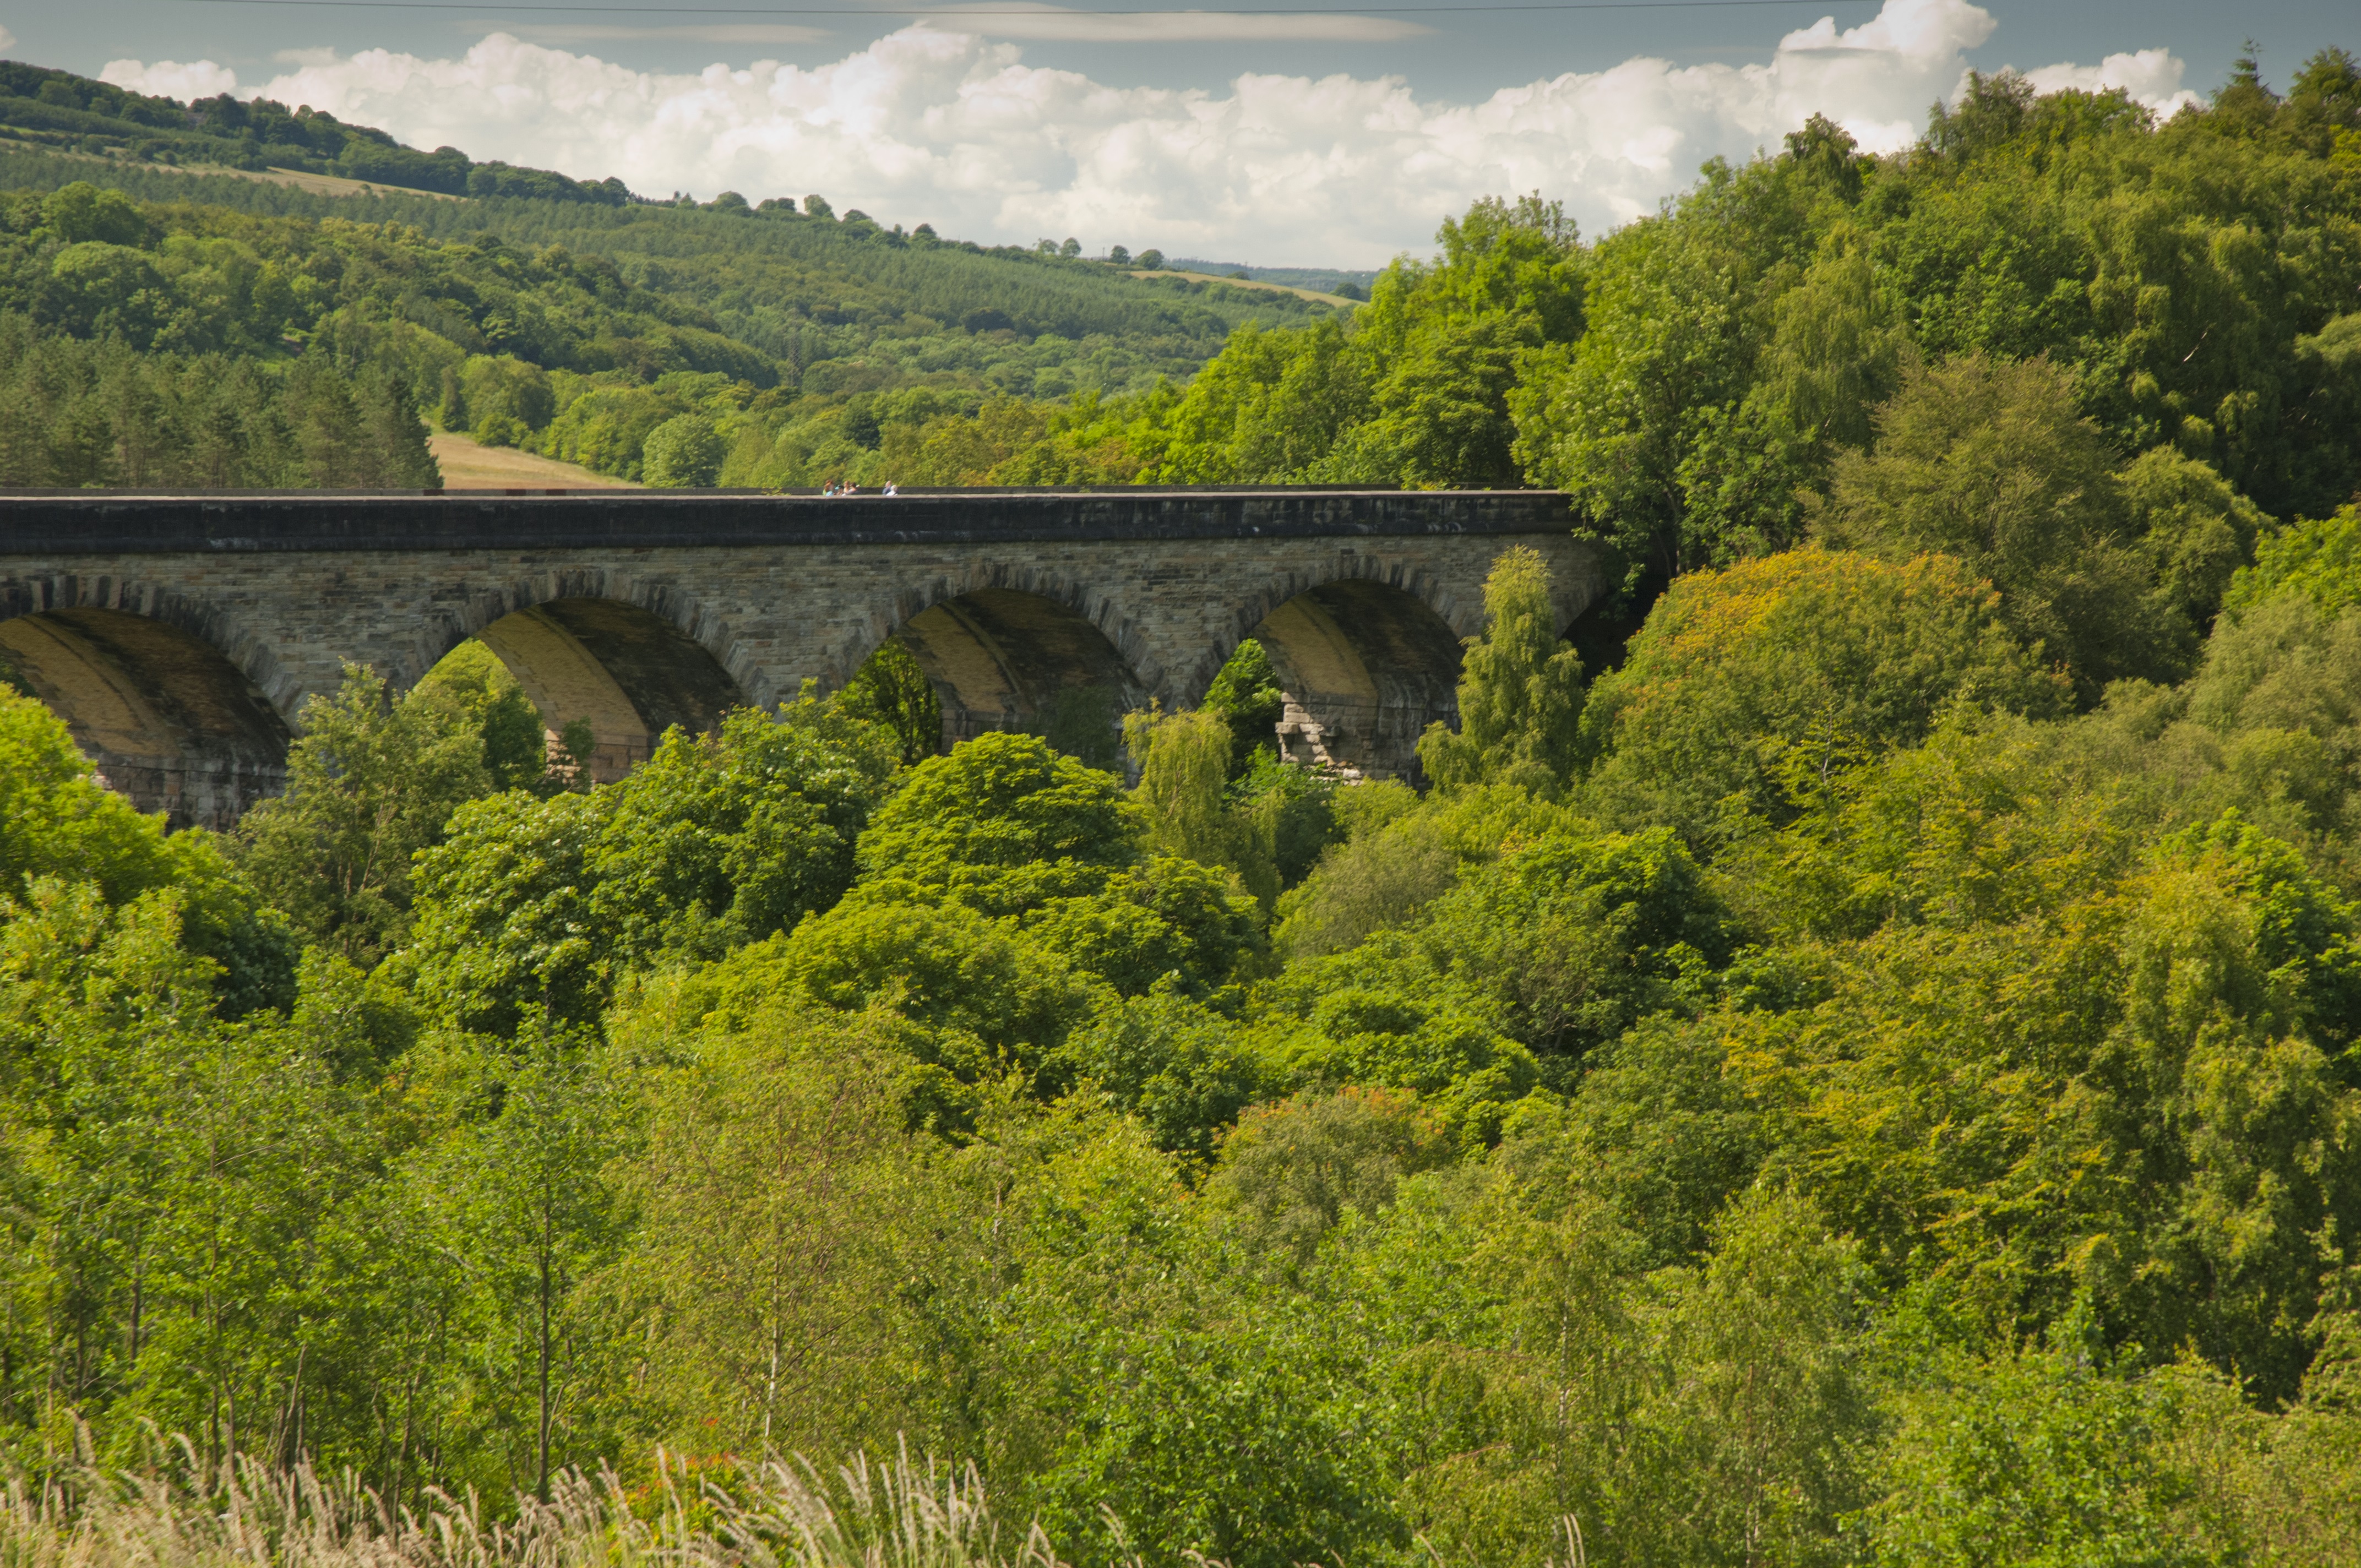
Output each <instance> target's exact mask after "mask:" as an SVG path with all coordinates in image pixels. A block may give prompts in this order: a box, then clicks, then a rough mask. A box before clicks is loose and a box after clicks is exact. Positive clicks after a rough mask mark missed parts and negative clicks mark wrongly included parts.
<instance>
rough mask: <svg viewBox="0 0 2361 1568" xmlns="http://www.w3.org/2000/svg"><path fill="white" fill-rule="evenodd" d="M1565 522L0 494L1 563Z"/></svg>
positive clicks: (1355, 508)
mask: <svg viewBox="0 0 2361 1568" xmlns="http://www.w3.org/2000/svg"><path fill="white" fill-rule="evenodd" d="M1573 521H1574V520H1573V516H1572V513H1571V511H1570V510H1569V508H1568V505H1567V502H1566V499H1565V496H1563V495H1562V494H1560V493H1558V492H1557V491H1554V490H1344V489H1314V488H1167V489H1112V490H1005V489H994V490H954V491H944V490H937V491H925V492H911V493H906V494H903V495H898V496H884V495H861V496H851V497H821V496H817V495H811V494H801V495H795V494H788V495H775V494H766V493H762V492H754V491H680V490H627V491H615V490H573V491H526V492H519V493H500V492H489V493H488V492H485V491H466V492H459V493H453V494H422V493H420V492H417V491H402V492H399V493H386V492H357V491H302V490H260V491H252V492H247V493H239V494H231V493H214V494H204V495H138V494H128V493H117V492H97V493H93V492H91V491H86V490H85V491H60V492H53V493H48V494H36V493H28V492H22V491H20V492H17V493H16V494H14V495H7V496H0V556H5V555H58V554H74V555H82V554H88V555H121V554H254V553H258V552H269V551H317V550H337V551H368V552H375V551H394V550H511V549H525V550H531V549H549V550H567V549H598V548H609V549H658V548H665V547H672V548H680V547H688V548H698V547H712V546H728V545H741V546H742V545H763V544H804V545H810V544H928V543H939V544H969V543H997V542H1003V541H1005V542H1012V543H1014V542H1019V541H1025V542H1043V543H1049V542H1074V543H1083V542H1119V541H1123V540H1185V539H1257V538H1260V539H1290V538H1292V539H1310V538H1351V537H1368V538H1377V537H1400V536H1426V535H1435V534H1477V535H1500V534H1533V533H1546V532H1560V531H1563V530H1565V529H1567V528H1568V527H1570V526H1571V525H1572V522H1573Z"/></svg>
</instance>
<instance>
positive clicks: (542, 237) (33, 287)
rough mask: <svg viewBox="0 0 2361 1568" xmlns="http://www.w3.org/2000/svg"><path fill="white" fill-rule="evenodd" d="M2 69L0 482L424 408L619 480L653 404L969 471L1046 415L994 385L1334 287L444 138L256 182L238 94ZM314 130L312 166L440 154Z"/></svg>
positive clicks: (308, 477) (803, 461)
mask: <svg viewBox="0 0 2361 1568" xmlns="http://www.w3.org/2000/svg"><path fill="white" fill-rule="evenodd" d="M5 72H6V80H7V82H9V84H11V85H12V86H16V87H22V86H24V85H27V83H28V82H29V83H30V84H31V85H32V86H33V87H34V93H33V95H31V96H26V95H24V94H23V93H16V94H15V95H12V96H9V97H5V98H0V427H5V428H0V486H10V485H16V486H23V485H67V486H84V485H101V486H104V485H112V484H132V483H148V484H192V485H205V486H226V485H280V484H327V483H336V484H403V485H407V484H414V483H431V482H432V478H433V473H434V461H433V458H432V456H431V454H430V453H429V451H428V448H427V447H426V445H425V444H424V441H423V432H421V431H419V430H418V429H417V428H416V424H417V417H418V415H419V414H421V413H423V414H425V415H426V416H427V417H429V418H430V419H431V420H432V421H433V422H434V423H436V424H438V425H441V426H442V427H443V428H445V429H446V430H465V431H467V432H469V433H471V434H473V435H474V436H475V437H476V439H477V440H478V441H479V442H481V443H483V444H488V445H491V446H495V447H496V446H499V445H501V444H512V445H515V446H518V447H522V448H526V449H529V450H532V451H536V452H541V453H544V455H548V456H551V457H554V458H557V459H560V460H563V461H566V462H570V463H577V464H579V465H581V466H587V467H589V468H592V469H595V470H596V471H598V472H600V473H603V474H608V475H611V476H614V477H619V478H625V479H638V478H640V477H642V467H643V462H644V458H645V451H644V444H645V442H646V440H647V438H648V436H649V435H650V433H652V432H653V431H654V430H655V429H656V428H657V427H659V426H660V425H663V424H664V422H667V421H671V420H677V419H682V418H691V419H692V420H693V422H701V423H702V424H704V425H707V426H709V427H711V428H712V429H713V430H714V431H715V432H716V433H718V434H719V435H724V436H727V437H728V439H729V440H730V443H731V446H730V455H731V461H732V462H733V463H734V464H737V465H738V467H737V468H735V469H733V470H732V472H743V473H744V474H746V475H748V476H751V477H752V478H753V480H754V482H760V483H765V484H796V483H803V482H806V481H807V479H808V478H823V477H840V476H842V475H845V474H848V473H851V472H854V471H855V470H856V468H857V466H858V465H859V464H861V463H862V462H866V461H871V460H872V459H874V460H876V461H884V458H883V457H880V456H878V455H879V454H881V453H882V454H887V455H894V454H906V457H904V456H895V457H894V462H893V466H894V467H895V471H896V473H897V474H898V477H904V478H906V479H909V480H911V481H912V482H922V481H923V478H924V477H925V476H927V475H929V474H951V475H957V476H966V475H971V474H976V475H981V474H984V473H988V472H993V471H995V470H997V469H998V467H999V466H1001V465H1002V464H1003V463H1004V462H1005V461H1007V460H1009V459H1011V458H1014V457H1016V456H1017V455H1019V454H1021V453H1022V452H1023V451H1024V450H1025V449H1026V448H1027V446H1028V445H1029V444H1033V443H1036V442H1038V440H1040V439H1041V438H1042V437H1043V436H1044V434H1045V433H1048V432H1049V430H1050V428H1051V425H1052V424H1054V423H1055V422H1054V421H1050V422H1045V419H1046V416H1047V413H1048V411H1043V412H1041V413H1028V414H1024V415H1022V416H1019V415H1017V414H1016V413H1014V412H1013V411H1011V410H1012V409H1014V408H1015V407H1016V406H1020V405H1021V406H1024V407H1028V408H1029V407H1030V406H1031V404H1032V402H1033V401H1034V400H1051V401H1059V400H1065V399H1068V398H1071V397H1080V398H1082V399H1084V400H1094V399H1096V398H1097V397H1098V396H1099V395H1101V394H1115V393H1123V392H1127V391H1137V390H1142V389H1149V388H1153V387H1155V386H1156V385H1157V384H1158V383H1159V382H1160V381H1186V380H1188V379H1189V378H1191V377H1192V376H1193V375H1194V374H1195V373H1196V371H1197V370H1198V369H1199V368H1200V367H1202V365H1203V364H1204V363H1205V362H1206V361H1207V360H1209V359H1210V358H1212V357H1213V356H1214V355H1216V354H1218V353H1219V352H1220V351H1221V349H1222V347H1223V345H1224V343H1226V342H1227V341H1228V339H1229V338H1230V336H1231V334H1232V333H1233V331H1234V330H1235V328H1237V327H1239V326H1241V325H1244V324H1246V323H1258V324H1260V325H1263V326H1268V327H1283V326H1302V325H1307V324H1310V323H1315V322H1321V321H1328V320H1333V319H1335V318H1336V317H1337V316H1338V315H1339V314H1340V312H1339V311H1338V309H1337V308H1336V307H1335V306H1334V305H1333V304H1331V303H1328V302H1321V301H1316V300H1307V299H1303V298H1300V297H1298V296H1295V295H1292V294H1286V293H1279V292H1275V291H1271V290H1269V289H1267V288H1248V287H1241V286H1235V285H1232V284H1229V283H1226V282H1221V281H1214V280H1202V279H1195V280H1192V279H1184V278H1178V277H1172V276H1170V275H1165V274H1149V275H1144V276H1137V277H1136V276H1134V275H1133V274H1132V272H1131V271H1129V270H1127V269H1124V268H1120V267H1115V266H1111V265H1108V264H1106V263H1104V262H1097V261H1087V260H1082V259H1081V258H1070V257H1063V256H1060V255H1058V254H1056V253H1055V252H1054V251H1052V250H1045V249H1041V248H1035V249H1030V250H1027V249H1020V248H1017V247H990V248H987V247H981V246H977V245H973V244H970V243H966V242H962V241H957V240H948V239H944V238H941V237H940V236H937V235H936V234H935V232H934V231H933V229H932V228H930V227H928V225H924V224H921V225H918V226H917V228H916V229H914V230H911V231H909V232H904V231H903V230H902V229H901V228H900V227H899V226H898V225H897V226H895V227H894V228H890V229H889V228H886V227H884V226H883V225H879V224H878V223H876V222H874V221H873V220H872V219H870V218H869V217H867V216H866V215H865V214H861V213H858V212H848V213H846V214H844V215H843V216H842V218H841V219H839V218H838V217H837V216H836V215H835V214H832V213H830V212H829V211H828V210H827V207H826V203H813V202H808V201H807V203H805V205H806V206H807V207H808V208H811V209H812V210H809V211H796V209H795V208H794V206H793V205H791V204H790V203H785V202H780V201H770V202H765V203H761V204H759V205H756V204H751V203H747V202H746V201H745V200H743V199H742V198H741V197H738V196H736V195H734V194H731V193H728V192H725V193H724V194H723V195H722V196H720V197H719V198H717V199H716V200H715V201H712V202H709V203H703V204H701V205H699V204H697V203H686V202H682V203H653V202H646V201H642V200H640V199H639V198H637V197H633V196H631V194H630V193H629V192H624V191H622V189H621V187H620V185H612V186H609V185H598V186H593V185H588V184H584V183H581V182H576V181H568V182H566V184H565V185H563V186H559V185H552V184H549V183H548V182H547V181H560V180H562V179H563V178H564V177H562V176H557V175H554V174H553V175H548V176H547V177H546V180H545V181H543V182H542V183H540V184H533V183H531V182H522V183H521V181H522V175H524V174H531V173H533V172H534V171H531V170H525V171H517V170H505V169H504V166H497V165H489V164H476V163H472V162H469V161H467V159H465V158H464V156H463V155H460V154H456V153H451V154H449V157H448V158H447V159H445V173H446V174H447V175H448V176H449V177H448V178H446V179H445V180H444V183H445V184H446V185H448V184H456V185H459V186H460V187H461V188H462V189H464V190H467V191H469V192H474V193H472V194H467V195H460V194H456V192H449V191H444V192H427V191H423V190H388V189H387V188H386V185H385V183H384V182H383V181H381V180H380V181H376V182H373V188H365V187H364V186H362V185H359V184H355V183H351V182H349V181H350V178H351V176H350V173H349V172H345V173H338V174H333V175H332V174H322V173H317V172H312V171H310V170H306V171H305V172H302V173H300V174H297V175H293V176H289V177H288V179H289V180H290V181H292V182H293V183H278V182H272V181H273V179H274V178H275V177H272V176H269V175H268V174H267V173H266V172H265V170H271V169H284V168H287V167H289V164H288V163H282V162H280V161H279V160H280V159H281V157H282V155H284V153H285V149H286V148H287V147H288V146H289V145H290V144H289V143H287V142H285V141H284V140H269V139H261V137H262V135H263V131H262V130H260V129H256V126H257V122H260V123H261V125H262V126H263V127H264V128H265V129H267V128H268V127H269V126H270V125H272V124H274V123H275V122H272V121H270V120H269V113H270V112H271V111H272V109H273V106H270V105H259V106H258V105H255V104H247V105H244V109H245V110H246V111H247V112H248V113H249V120H248V125H247V128H248V129H250V130H255V131H256V134H255V136H254V137H240V138H235V139H233V138H231V137H226V136H223V135H219V134H217V133H216V131H215V130H214V129H208V128H207V127H208V126H219V125H221V124H225V123H226V122H225V120H224V118H223V117H222V115H220V114H218V113H217V112H216V111H217V110H218V109H219V107H220V105H219V104H218V103H217V102H216V103H210V104H196V105H184V104H172V103H170V101H169V100H155V99H142V98H139V97H137V95H136V94H126V93H120V92H119V91H117V90H115V89H112V88H106V87H104V84H103V83H96V82H88V81H86V80H84V79H82V78H77V77H70V76H67V75H65V74H63V73H60V72H55V71H32V70H31V68H25V67H15V66H9V67H6V68H5ZM110 93H111V94H113V96H111V97H110V96H107V94H110ZM77 95H79V97H78V99H77V101H79V102H83V103H87V104H91V105H93V107H89V108H77V107H74V106H73V105H72V104H70V103H67V102H65V101H64V100H67V99H70V98H77ZM132 115H144V116H146V117H147V118H148V119H150V120H159V121H163V122H166V123H164V124H161V125H158V126H144V128H147V129H151V130H154V131H156V132H157V136H156V137H154V138H153V139H154V140H155V142H156V143H157V144H158V145H155V146H148V145H147V144H146V143H144V142H133V141H129V140H126V138H125V137H122V136H118V135H114V134H113V131H110V132H109V134H107V135H102V134H100V132H99V131H96V130H85V131H83V132H82V133H80V134H76V135H69V130H70V129H71V127H72V126H99V125H104V126H109V127H113V128H114V131H120V130H122V129H123V128H125V127H131V126H142V122H141V121H138V120H134V119H132V118H130V116H132ZM77 116H78V117H77ZM320 120H321V117H320V116H317V115H313V116H307V117H305V118H303V119H302V121H301V122H300V123H301V124H302V125H303V126H311V127H313V128H314V129H317V128H318V122H319V121H320ZM287 123H288V124H295V123H298V122H296V121H293V120H290V121H288V122H287ZM328 124H330V125H333V124H334V123H333V122H328ZM61 127H63V128H61ZM336 129H337V131H338V133H339V134H342V135H344V136H345V137H346V141H345V143H344V145H343V146H342V147H341V148H339V149H338V150H337V151H336V153H335V157H334V158H333V159H329V158H325V157H313V159H311V160H310V161H311V163H312V164H313V167H314V168H317V167H319V166H330V167H333V168H335V169H336V170H344V171H352V170H369V169H374V168H376V167H377V166H376V165H372V164H370V163H368V161H367V160H368V159H374V158H377V157H379V153H387V154H388V155H389V156H390V154H391V153H399V154H401V155H402V156H403V157H405V158H413V159H414V158H425V159H430V160H431V159H444V158H445V154H444V153H435V154H431V155H423V154H415V153H413V152H412V150H411V149H407V148H399V147H398V146H394V145H393V144H391V142H390V138H385V139H373V138H376V137H377V135H378V134H377V133H367V134H364V133H362V132H361V131H359V130H357V129H356V128H355V127H349V126H339V127H336ZM270 134H271V135H274V136H276V135H279V134H280V132H279V131H272V132H270ZM321 134H322V135H323V136H324V135H325V134H326V133H325V132H324V131H323V132H321ZM110 137H111V138H112V139H110ZM28 142H30V143H32V144H33V145H27V143H28ZM62 144H70V145H62ZM364 144H366V146H367V147H368V148H377V149H378V151H376V152H367V153H365V154H360V155H356V154H355V153H354V148H356V147H360V146H363V145H364ZM192 148H193V149H194V151H193V152H192V151H191V149H192ZM389 149H390V150H389ZM319 150H320V149H318V148H315V149H314V151H315V152H317V151H319ZM195 152H203V153H204V154H206V155H207V156H208V158H210V159H214V161H210V162H207V161H200V160H199V159H198V158H197V157H196V156H195ZM183 154H186V155H187V156H183ZM166 157H170V158H172V159H178V161H177V162H165V161H160V160H159V159H162V158H166ZM291 161H293V160H291ZM256 162H260V163H262V164H263V165H264V170H252V169H249V168H247V167H246V166H247V165H249V164H252V163H256ZM463 166H464V168H463ZM486 170H492V171H493V174H494V175H496V176H498V179H497V180H491V179H483V178H478V177H479V176H483V175H484V174H485V171H486ZM413 171H414V166H413ZM511 176H516V178H514V179H511ZM298 185H308V186H309V187H310V188H308V189H306V188H297V187H298ZM520 192H522V193H520ZM299 368H300V369H301V370H302V374H301V375H294V374H292V373H293V372H294V371H296V370H297V369H299ZM995 404H1007V405H1010V409H1003V410H1002V411H998V412H991V411H989V409H988V407H987V405H995ZM1093 406H1095V405H1094V404H1093ZM987 414H989V417H986V415H987ZM1080 417H1082V418H1083V419H1084V421H1085V422H1088V420H1089V419H1092V418H1094V417H1095V415H1082V416H1080ZM1057 428H1058V429H1060V430H1063V429H1065V428H1067V427H1066V426H1065V425H1062V424H1059V425H1057ZM933 435H939V436H941V439H940V440H939V441H937V442H936V443H935V444H934V446H933V447H932V448H930V449H929V450H930V452H931V454H932V455H930V456H928V458H926V459H924V460H921V459H919V457H918V456H917V448H918V446H920V445H923V444H925V442H926V441H927V440H928V439H929V438H930V437H931V436H933ZM757 436H759V437H760V439H759V440H758V439H756V437H757ZM1119 470H1120V466H1117V471H1119ZM686 471H687V472H697V473H703V472H704V471H705V469H704V468H702V467H697V468H693V469H690V470H686ZM1028 471H1030V470H1028ZM1093 471H1095V470H1093Z"/></svg>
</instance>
